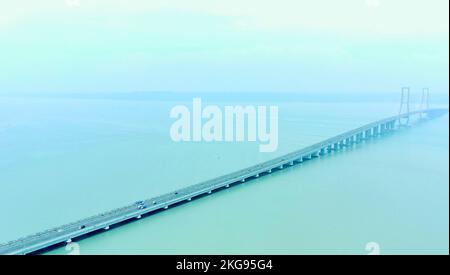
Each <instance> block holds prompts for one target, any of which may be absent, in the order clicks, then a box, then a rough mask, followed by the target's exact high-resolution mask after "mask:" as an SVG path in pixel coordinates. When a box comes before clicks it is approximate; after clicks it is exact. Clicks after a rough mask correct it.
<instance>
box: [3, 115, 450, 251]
mask: <svg viewBox="0 0 450 275" xmlns="http://www.w3.org/2000/svg"><path fill="white" fill-rule="evenodd" d="M447 112H448V110H447V109H425V110H420V111H413V112H407V113H403V114H399V115H396V116H392V117H388V118H384V119H381V120H378V121H375V122H372V123H369V124H366V125H363V126H361V127H358V128H356V129H353V130H350V131H347V132H345V133H342V134H340V135H337V136H334V137H331V138H328V139H326V140H323V141H321V142H318V143H316V144H313V145H311V146H308V147H306V148H303V149H300V150H297V151H294V152H291V153H289V154H286V155H283V156H281V157H278V158H275V159H272V160H269V161H266V162H263V163H260V164H257V165H254V166H251V167H248V168H245V169H242V170H239V171H236V172H234V173H230V174H227V175H223V176H221V177H217V178H214V179H211V180H208V181H205V182H202V183H198V184H194V185H191V186H188V187H185V188H182V189H179V190H176V191H173V192H171V193H167V194H164V195H161V196H158V197H154V198H150V199H146V200H143V201H139V202H136V203H133V204H131V205H128V206H125V207H122V208H117V209H114V210H112V211H109V212H105V213H101V214H99V215H96V216H92V217H89V218H85V219H83V220H80V221H76V222H73V223H70V224H66V225H62V226H59V227H55V228H52V229H49V230H47V231H44V232H40V233H37V234H34V235H31V236H27V237H24V238H20V239H18V240H14V241H10V242H8V243H5V244H1V245H0V254H30V253H39V252H40V251H43V250H46V249H49V248H51V247H54V246H57V245H62V244H65V243H70V242H72V241H73V240H76V239H77V238H83V237H86V236H89V235H92V234H96V233H100V232H102V231H104V230H108V229H110V227H113V226H119V225H122V224H124V223H127V222H130V221H133V220H136V219H140V218H142V217H144V216H145V215H150V214H153V213H157V212H158V211H163V210H165V209H168V208H169V207H173V206H176V205H179V204H182V203H185V202H189V201H191V200H192V199H194V198H198V197H201V196H204V195H208V194H211V193H213V192H215V191H219V190H221V189H224V188H228V187H231V186H233V185H235V184H239V183H242V182H245V181H247V180H251V179H254V178H258V177H262V176H265V175H267V174H270V173H272V172H276V171H279V170H282V169H283V168H284V167H286V166H293V165H295V164H297V163H301V162H303V161H306V160H310V159H313V158H315V157H320V156H323V155H325V154H327V153H330V152H336V151H339V150H341V149H343V148H345V147H351V146H353V145H354V144H356V143H360V142H362V141H363V140H368V139H372V138H376V137H379V136H382V135H385V134H387V133H389V132H393V131H395V130H397V129H399V128H401V127H403V126H405V121H407V123H408V124H409V122H410V121H413V122H418V121H424V120H428V119H432V118H435V117H437V116H440V115H443V114H445V113H447Z"/></svg>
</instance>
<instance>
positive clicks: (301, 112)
mask: <svg viewBox="0 0 450 275" xmlns="http://www.w3.org/2000/svg"><path fill="white" fill-rule="evenodd" d="M209 103H210V104H224V103H221V102H214V101H210V102H209ZM175 104H177V102H170V101H151V100H106V99H90V100H87V99H74V98H72V99H69V98H67V99H64V98H33V99H32V98H6V97H3V98H0V196H1V200H0V217H2V220H3V222H5V223H7V226H1V227H0V242H5V241H8V240H11V239H15V238H19V237H22V236H24V235H28V234H31V233H35V232H37V231H40V230H45V229H47V228H50V227H54V226H56V225H60V224H64V223H67V222H71V221H74V220H77V219H81V218H84V217H86V216H90V215H93V214H96V213H99V212H102V211H106V210H109V209H112V208H116V207H120V206H122V205H126V204H129V203H131V202H134V201H136V200H140V199H144V198H148V197H152V196H154V195H158V194H161V193H164V192H169V191H171V190H174V189H176V188H179V187H183V186H186V185H190V184H194V183H197V182H199V181H202V180H206V179H210V178H212V177H215V176H218V175H221V174H225V173H228V172H232V171H234V170H237V169H240V168H243V167H245V166H250V165H252V164H254V163H255V162H260V161H264V160H267V159H270V158H273V157H274V156H278V155H281V154H284V153H287V152H290V151H292V150H296V149H299V148H302V147H304V146H307V145H310V144H312V143H314V142H317V141H320V140H322V139H325V138H328V137H330V136H332V135H335V134H339V133H340V132H343V131H346V130H349V129H352V128H355V127H358V126H360V125H361V124H364V123H368V122H371V121H373V120H376V119H379V118H383V117H385V116H389V115H394V114H396V112H397V107H398V106H397V103H396V102H392V103H390V102H383V103H368V102H345V101H343V102H339V103H333V102H327V103H302V102H290V103H289V102H282V101H280V102H278V103H277V102H275V103H274V102H272V103H271V104H276V105H279V112H280V122H279V124H280V126H279V131H280V132H279V149H278V151H277V152H275V153H269V154H267V153H259V152H258V144H255V143H245V142H244V143H239V144H236V143H174V142H172V141H171V140H170V137H169V127H170V125H171V123H172V120H171V119H170V118H169V115H168V113H169V110H170V108H171V107H172V106H174V105H175ZM186 104H189V102H187V103H186ZM227 104H229V103H227ZM235 104H240V103H235ZM448 162H449V149H448V116H444V117H441V118H439V119H436V120H434V121H430V122H427V123H424V124H421V125H418V126H417V127H413V128H411V129H408V130H404V131H402V132H399V133H398V134H395V135H392V136H389V137H385V138H382V139H379V140H375V141H373V142H370V143H366V144H364V145H362V146H358V147H356V148H355V149H353V150H349V151H344V152H341V153H339V154H334V155H329V156H327V157H324V158H320V159H317V160H315V161H312V162H307V163H304V164H302V165H298V166H295V167H292V168H289V169H286V170H284V171H282V172H280V173H275V174H272V175H270V176H268V177H263V178H260V179H258V180H255V181H252V182H248V183H246V184H243V185H239V186H237V187H234V188H231V189H228V190H226V191H224V192H220V193H216V194H214V195H213V196H209V197H206V198H203V199H201V200H196V201H195V202H193V203H190V204H186V205H184V206H182V207H177V208H174V209H171V210H170V211H166V212H163V213H160V214H158V215H154V216H152V217H149V218H146V219H142V220H139V221H137V222H134V223H132V224H129V225H127V226H123V227H120V228H116V229H114V230H110V231H108V232H106V233H104V234H100V235H97V236H94V237H92V238H88V239H85V240H82V241H80V242H79V245H80V249H81V253H82V254H123V253H133V254H134V253H142V254H161V253H162V254H173V253H175V254H178V253H187V254H198V253H201V254H205V253H218V254H219V253H225V254H228V253H236V254H243V253H252V254H266V253H269V254H278V253H280V254H309V253H314V254H329V253H333V254H335V253H336V254H347V253H351V254H365V253H367V251H365V245H366V243H368V242H371V241H373V242H377V243H378V244H379V245H380V249H381V253H382V254H396V253H408V254H409V253H411V254H416V253H443V254H448V244H449V240H448V236H449V222H448V220H449V213H448V209H449V198H448V196H449V195H448V194H449V190H448V181H449V174H448V164H449V163H448ZM54 253H56V254H67V253H68V252H67V251H65V250H64V248H61V249H57V250H55V251H52V252H51V253H50V254H54Z"/></svg>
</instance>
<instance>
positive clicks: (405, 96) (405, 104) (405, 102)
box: [398, 87, 410, 126]
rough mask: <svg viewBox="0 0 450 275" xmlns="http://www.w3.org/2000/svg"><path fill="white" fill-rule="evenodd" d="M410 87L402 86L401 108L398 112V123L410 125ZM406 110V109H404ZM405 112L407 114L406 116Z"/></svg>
mask: <svg viewBox="0 0 450 275" xmlns="http://www.w3.org/2000/svg"><path fill="white" fill-rule="evenodd" d="M409 91H410V88H409V87H403V88H402V98H401V100H400V110H399V112H398V125H399V126H408V125H409ZM403 110H405V111H403ZM404 114H407V115H406V116H405V115H404Z"/></svg>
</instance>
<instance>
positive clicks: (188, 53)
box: [0, 0, 449, 94]
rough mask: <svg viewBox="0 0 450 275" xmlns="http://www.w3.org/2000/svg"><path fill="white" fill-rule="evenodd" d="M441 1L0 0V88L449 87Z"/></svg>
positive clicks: (377, 89) (446, 3)
mask: <svg viewBox="0 0 450 275" xmlns="http://www.w3.org/2000/svg"><path fill="white" fill-rule="evenodd" d="M448 62H449V1H448V0H414V1H411V0H341V1H335V0H314V1H311V0H307V1H305V0H271V1H267V0H223V1H217V0H146V1H145V0H116V1H114V0H41V1H29V0H14V1H8V0H0V94H11V93H13V94H15V93H17V94H20V93H35V94H39V93H61V94H64V93H108V92H135V91H175V92H243V91H245V92H253V91H255V92H299V93H301V92H305V93H306V92H307V93H311V92H326V93H343V92H346V93H348V92H351V93H378V92H380V93H381V92H392V91H399V90H400V88H401V87H402V86H411V88H413V89H417V90H421V89H422V87H429V88H430V91H431V92H432V93H443V94H448V88H449V85H448V74H449V63H448Z"/></svg>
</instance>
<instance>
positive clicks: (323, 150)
mask: <svg viewBox="0 0 450 275" xmlns="http://www.w3.org/2000/svg"><path fill="white" fill-rule="evenodd" d="M325 151H326V149H325V148H322V149H320V153H319V155H321V156H323V155H325Z"/></svg>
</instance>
